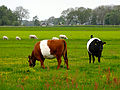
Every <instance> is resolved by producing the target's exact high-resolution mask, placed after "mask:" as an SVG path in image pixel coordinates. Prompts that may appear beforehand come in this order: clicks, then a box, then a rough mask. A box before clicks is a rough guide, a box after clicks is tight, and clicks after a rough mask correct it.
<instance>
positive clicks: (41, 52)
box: [28, 39, 69, 69]
mask: <svg viewBox="0 0 120 90" xmlns="http://www.w3.org/2000/svg"><path fill="white" fill-rule="evenodd" d="M62 56H63V58H64V61H65V63H66V65H67V69H69V66H68V58H67V44H66V42H65V40H62V39H60V40H42V41H39V42H37V43H36V44H35V46H34V49H33V51H32V54H31V56H30V55H29V56H28V58H29V66H32V67H34V66H35V62H36V60H38V61H40V62H41V67H42V68H45V66H44V60H45V59H46V58H47V59H53V58H57V61H58V66H57V69H59V67H60V64H61V57H62Z"/></svg>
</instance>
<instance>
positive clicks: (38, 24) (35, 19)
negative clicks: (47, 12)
mask: <svg viewBox="0 0 120 90" xmlns="http://www.w3.org/2000/svg"><path fill="white" fill-rule="evenodd" d="M33 22H34V26H40V21H39V20H38V16H34V17H33Z"/></svg>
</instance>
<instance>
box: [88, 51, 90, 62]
mask: <svg viewBox="0 0 120 90" xmlns="http://www.w3.org/2000/svg"><path fill="white" fill-rule="evenodd" d="M88 54H89V63H91V54H90V53H89V52H88Z"/></svg>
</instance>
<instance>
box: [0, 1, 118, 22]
mask: <svg viewBox="0 0 120 90" xmlns="http://www.w3.org/2000/svg"><path fill="white" fill-rule="evenodd" d="M1 5H5V6H7V7H8V8H10V9H11V10H15V8H16V7H18V6H22V7H23V8H25V9H28V10H29V12H30V19H29V20H32V18H33V17H34V16H35V15H37V16H38V17H39V20H44V19H48V18H49V17H51V16H54V17H56V18H57V17H59V16H60V15H61V13H62V11H63V10H66V9H68V8H75V7H85V8H91V9H94V8H96V7H98V6H100V5H120V0H0V6H1Z"/></svg>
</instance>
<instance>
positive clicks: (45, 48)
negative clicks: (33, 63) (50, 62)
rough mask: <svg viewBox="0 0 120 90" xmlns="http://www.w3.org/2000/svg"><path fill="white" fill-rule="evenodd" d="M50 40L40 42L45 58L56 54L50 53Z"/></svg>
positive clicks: (50, 57)
mask: <svg viewBox="0 0 120 90" xmlns="http://www.w3.org/2000/svg"><path fill="white" fill-rule="evenodd" d="M47 42H48V40H43V41H41V42H40V49H41V53H42V55H43V57H44V58H48V59H52V58H54V57H55V56H54V55H51V54H50V48H49V46H48V45H47Z"/></svg>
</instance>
